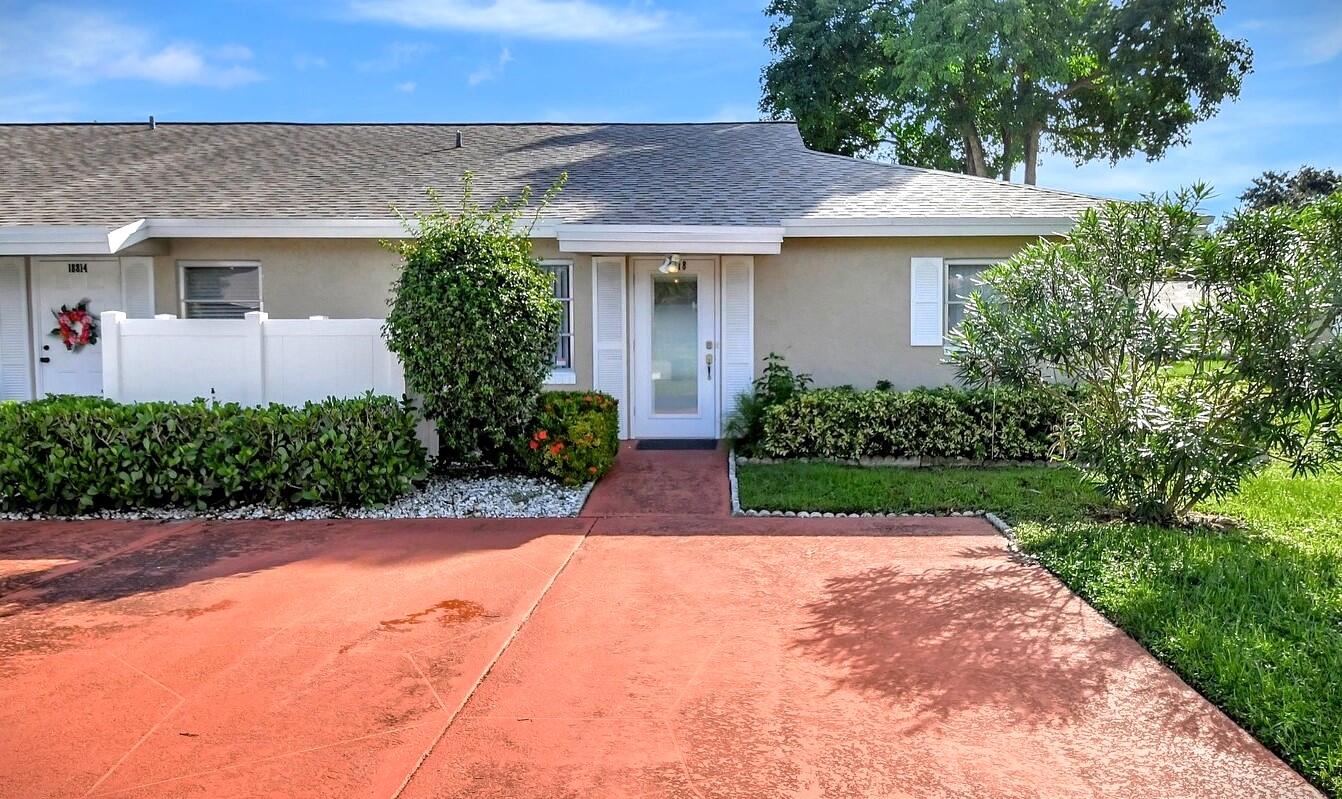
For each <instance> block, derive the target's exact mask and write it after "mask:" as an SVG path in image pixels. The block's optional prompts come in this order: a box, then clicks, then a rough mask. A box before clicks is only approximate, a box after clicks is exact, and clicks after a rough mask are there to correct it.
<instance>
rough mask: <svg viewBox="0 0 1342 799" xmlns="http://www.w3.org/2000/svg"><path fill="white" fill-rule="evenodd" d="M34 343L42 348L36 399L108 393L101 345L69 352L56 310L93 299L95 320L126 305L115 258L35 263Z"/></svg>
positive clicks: (92, 309)
mask: <svg viewBox="0 0 1342 799" xmlns="http://www.w3.org/2000/svg"><path fill="white" fill-rule="evenodd" d="M33 298H34V308H33V341H34V342H35V343H36V345H37V346H36V349H37V395H38V396H39V397H40V396H43V395H45V394H84V395H89V396H98V395H101V394H102V390H103V377H102V375H103V359H102V345H101V344H93V345H91V346H84V347H81V348H79V349H77V350H66V349H65V345H64V344H62V343H61V339H60V338H59V337H58V336H53V335H52V334H51V331H52V329H53V328H55V327H56V316H55V312H59V311H60V309H61V306H62V305H65V306H69V307H74V306H75V305H76V304H78V303H79V302H80V301H81V300H88V301H89V312H90V313H92V314H93V316H94V317H95V318H96V317H97V316H98V314H100V313H102V312H103V311H106V310H116V309H117V308H118V307H119V306H120V305H121V304H122V302H121V299H122V298H121V262H120V261H118V260H117V259H115V258H106V259H97V258H68V259H60V260H55V259H37V260H34V261H33Z"/></svg>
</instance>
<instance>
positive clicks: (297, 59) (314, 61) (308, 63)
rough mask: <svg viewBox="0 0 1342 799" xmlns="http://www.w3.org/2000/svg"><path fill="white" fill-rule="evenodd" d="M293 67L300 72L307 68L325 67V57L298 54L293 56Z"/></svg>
mask: <svg viewBox="0 0 1342 799" xmlns="http://www.w3.org/2000/svg"><path fill="white" fill-rule="evenodd" d="M293 61H294V68H295V69H297V70H299V71H300V72H306V71H308V70H309V69H326V59H325V58H322V57H321V56H319V55H306V54H301V53H300V54H299V55H296V56H294V59H293Z"/></svg>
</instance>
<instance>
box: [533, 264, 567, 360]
mask: <svg viewBox="0 0 1342 799" xmlns="http://www.w3.org/2000/svg"><path fill="white" fill-rule="evenodd" d="M541 269H544V270H545V271H546V272H548V273H550V277H551V278H552V279H553V281H554V290H555V299H557V300H559V301H560V302H561V303H563V305H564V321H563V322H561V323H560V326H559V336H558V338H557V340H556V341H555V362H554V367H555V368H556V369H572V368H573V264H572V263H570V262H568V261H542V262H541Z"/></svg>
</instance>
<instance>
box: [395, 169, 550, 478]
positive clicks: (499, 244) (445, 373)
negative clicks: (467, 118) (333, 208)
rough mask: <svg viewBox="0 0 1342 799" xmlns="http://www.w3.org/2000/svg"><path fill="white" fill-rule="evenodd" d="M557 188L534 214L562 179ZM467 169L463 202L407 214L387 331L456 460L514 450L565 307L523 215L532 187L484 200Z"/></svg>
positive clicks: (443, 449)
mask: <svg viewBox="0 0 1342 799" xmlns="http://www.w3.org/2000/svg"><path fill="white" fill-rule="evenodd" d="M564 179H565V178H564V177H561V178H560V182H559V183H557V184H556V185H555V186H554V187H553V188H552V189H551V190H550V191H549V192H547V193H546V195H545V197H544V199H543V201H542V202H541V204H540V206H539V207H538V208H537V209H536V211H535V215H534V216H533V217H532V218H531V223H532V224H534V223H535V220H536V219H537V218H539V215H540V213H541V211H542V210H543V209H544V207H545V205H546V204H548V203H549V201H550V200H551V199H552V198H553V196H554V194H555V193H556V192H558V191H559V189H560V187H561V186H562V184H563V181H564ZM471 183H472V178H471V175H470V173H467V174H466V175H465V176H464V177H463V178H462V185H463V189H464V191H463V195H462V200H461V209H460V211H459V212H457V213H455V214H454V213H451V212H449V211H448V210H446V209H445V208H444V207H443V205H442V203H441V201H440V200H439V198H438V195H437V194H436V193H435V192H432V191H431V192H430V193H429V196H430V199H431V201H432V203H433V208H432V210H430V211H428V212H427V213H421V214H417V215H416V216H415V217H414V218H413V220H410V219H406V220H405V221H406V229H407V232H408V234H409V235H408V236H407V238H405V239H403V240H401V241H398V242H394V243H389V244H388V246H389V247H391V248H392V249H393V250H395V251H396V252H397V253H399V254H400V256H401V259H402V262H403V264H402V268H401V274H400V277H398V278H397V280H396V282H395V283H394V284H393V286H392V296H391V300H390V302H389V304H390V306H391V312H390V313H389V314H387V322H386V326H385V329H384V333H385V335H386V338H387V345H388V347H389V348H390V349H391V351H392V352H394V353H396V354H397V355H398V356H400V358H401V362H402V364H404V367H405V376H406V382H407V384H408V385H409V387H410V388H411V390H413V391H414V392H415V393H417V394H419V395H420V396H421V398H422V403H423V409H424V415H425V416H426V417H427V418H429V419H432V420H433V421H434V422H435V423H436V425H437V427H438V437H439V449H440V457H441V458H443V459H445V460H448V461H466V460H476V459H479V458H481V457H484V458H493V459H499V458H504V457H507V455H508V454H509V453H510V452H511V450H512V449H513V448H514V444H515V443H516V440H517V439H518V437H519V436H520V435H521V434H522V429H523V427H524V426H525V424H526V423H527V422H528V421H529V420H530V418H531V416H532V415H533V413H534V411H535V408H536V400H537V398H538V397H539V396H540V391H541V385H542V383H543V382H544V381H545V378H546V376H547V374H548V373H549V371H550V366H551V365H552V363H553V359H554V336H555V332H556V331H557V330H558V329H559V324H560V322H561V321H562V313H563V309H562V306H561V305H560V303H559V301H558V300H556V299H555V297H554V285H553V282H552V278H550V276H548V275H547V274H545V272H543V271H542V270H541V269H540V267H539V265H538V264H537V263H536V260H535V259H534V258H533V257H532V255H531V235H530V234H531V228H530V225H525V226H524V225H520V224H518V223H519V220H520V218H521V216H522V213H523V212H524V211H525V210H526V208H527V206H528V204H529V202H530V198H531V192H530V190H529V189H528V190H526V191H523V193H522V195H521V197H519V198H518V199H516V200H509V199H506V198H505V199H501V200H499V201H498V202H496V203H495V204H494V205H493V206H491V207H489V208H481V207H480V206H479V205H478V204H477V203H476V202H475V200H474V198H473V195H472V190H471Z"/></svg>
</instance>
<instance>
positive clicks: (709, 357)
mask: <svg viewBox="0 0 1342 799" xmlns="http://www.w3.org/2000/svg"><path fill="white" fill-rule="evenodd" d="M704 363H706V364H708V379H709V380H712V379H713V353H711V352H709V353H705V355H704Z"/></svg>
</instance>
